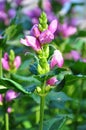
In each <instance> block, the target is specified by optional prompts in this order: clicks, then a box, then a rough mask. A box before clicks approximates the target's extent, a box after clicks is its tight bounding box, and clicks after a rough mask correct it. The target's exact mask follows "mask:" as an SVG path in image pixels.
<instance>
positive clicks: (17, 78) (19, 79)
mask: <svg viewBox="0 0 86 130" xmlns="http://www.w3.org/2000/svg"><path fill="white" fill-rule="evenodd" d="M11 78H12V79H13V80H15V81H17V82H19V83H23V82H29V83H34V84H40V81H39V80H37V79H36V78H34V76H30V77H25V76H20V75H17V74H12V75H11Z"/></svg>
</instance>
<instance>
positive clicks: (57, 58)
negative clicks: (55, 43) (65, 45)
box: [50, 50, 64, 69]
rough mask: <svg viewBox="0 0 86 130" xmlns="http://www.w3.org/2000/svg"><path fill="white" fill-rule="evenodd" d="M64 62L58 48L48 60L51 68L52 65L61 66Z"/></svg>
mask: <svg viewBox="0 0 86 130" xmlns="http://www.w3.org/2000/svg"><path fill="white" fill-rule="evenodd" d="M63 63H64V59H63V57H62V54H61V52H60V51H59V50H55V51H54V54H53V56H52V59H51V62H50V68H51V69H52V68H53V67H54V66H56V65H57V66H58V67H62V66H63Z"/></svg>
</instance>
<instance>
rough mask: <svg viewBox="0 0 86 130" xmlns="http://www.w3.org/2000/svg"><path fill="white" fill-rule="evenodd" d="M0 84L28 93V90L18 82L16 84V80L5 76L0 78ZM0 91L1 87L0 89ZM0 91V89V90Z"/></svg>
mask: <svg viewBox="0 0 86 130" xmlns="http://www.w3.org/2000/svg"><path fill="white" fill-rule="evenodd" d="M0 85H3V86H5V87H7V89H9V88H10V89H12V88H13V89H15V90H17V91H18V92H22V93H24V94H29V92H28V91H26V90H25V88H23V87H22V86H21V85H20V84H18V83H17V82H15V81H13V80H11V79H7V78H0ZM0 91H1V89H0ZM1 92H2V91H1Z"/></svg>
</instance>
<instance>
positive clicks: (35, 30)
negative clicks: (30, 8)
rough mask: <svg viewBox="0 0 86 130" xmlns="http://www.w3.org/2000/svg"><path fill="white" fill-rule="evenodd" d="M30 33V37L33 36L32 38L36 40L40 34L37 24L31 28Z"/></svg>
mask: <svg viewBox="0 0 86 130" xmlns="http://www.w3.org/2000/svg"><path fill="white" fill-rule="evenodd" d="M30 33H31V35H32V36H34V37H36V38H38V37H39V36H40V33H41V32H40V30H39V29H38V24H35V25H34V26H33V27H32V29H31V31H30Z"/></svg>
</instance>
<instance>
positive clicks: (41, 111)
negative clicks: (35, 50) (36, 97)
mask: <svg viewBox="0 0 86 130" xmlns="http://www.w3.org/2000/svg"><path fill="white" fill-rule="evenodd" d="M40 98H41V102H40V129H39V130H43V119H44V102H45V97H44V96H42V97H40Z"/></svg>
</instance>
